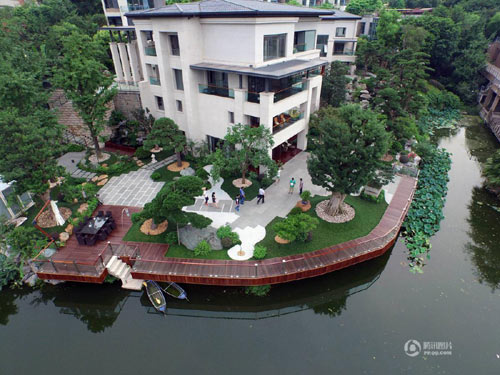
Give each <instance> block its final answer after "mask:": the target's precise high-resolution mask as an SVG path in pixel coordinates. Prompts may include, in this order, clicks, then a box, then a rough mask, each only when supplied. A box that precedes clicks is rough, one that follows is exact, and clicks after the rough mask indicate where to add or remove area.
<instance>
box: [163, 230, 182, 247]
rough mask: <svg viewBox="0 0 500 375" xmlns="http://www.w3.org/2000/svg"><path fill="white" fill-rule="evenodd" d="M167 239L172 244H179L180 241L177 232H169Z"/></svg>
mask: <svg viewBox="0 0 500 375" xmlns="http://www.w3.org/2000/svg"><path fill="white" fill-rule="evenodd" d="M165 241H166V242H167V243H168V244H170V245H174V244H177V243H178V242H179V240H178V238H177V232H169V233H167V234H166V236H165Z"/></svg>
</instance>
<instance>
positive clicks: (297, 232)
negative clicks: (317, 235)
mask: <svg viewBox="0 0 500 375" xmlns="http://www.w3.org/2000/svg"><path fill="white" fill-rule="evenodd" d="M318 224H319V220H318V219H316V218H314V217H312V216H309V215H307V214H298V215H289V216H288V217H287V218H286V219H284V220H282V221H279V222H277V223H276V224H274V225H273V230H274V231H275V232H276V234H277V235H278V236H279V237H281V238H283V239H284V240H288V241H290V242H293V241H301V242H305V241H306V240H307V238H308V236H309V233H310V232H311V231H313V230H314V229H315V228H316V227H317V226H318Z"/></svg>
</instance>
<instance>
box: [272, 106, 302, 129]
mask: <svg viewBox="0 0 500 375" xmlns="http://www.w3.org/2000/svg"><path fill="white" fill-rule="evenodd" d="M303 118H304V113H303V112H300V111H299V110H297V109H292V110H291V111H289V112H288V113H282V114H280V115H278V116H274V117H273V134H276V133H278V132H280V131H281V130H283V129H285V128H287V127H289V126H290V125H293V124H295V123H296V122H297V121H299V120H301V119H303Z"/></svg>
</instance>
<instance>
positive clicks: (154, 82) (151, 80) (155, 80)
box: [149, 77, 161, 86]
mask: <svg viewBox="0 0 500 375" xmlns="http://www.w3.org/2000/svg"><path fill="white" fill-rule="evenodd" d="M149 83H150V84H152V85H156V86H160V85H161V83H160V79H159V78H156V77H149Z"/></svg>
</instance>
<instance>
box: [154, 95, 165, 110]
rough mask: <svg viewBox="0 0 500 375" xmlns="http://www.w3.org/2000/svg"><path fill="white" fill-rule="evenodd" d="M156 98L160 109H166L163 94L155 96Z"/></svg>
mask: <svg viewBox="0 0 500 375" xmlns="http://www.w3.org/2000/svg"><path fill="white" fill-rule="evenodd" d="M155 98H156V106H157V107H158V109H159V110H160V111H164V110H165V106H164V105H163V98H162V97H161V96H155Z"/></svg>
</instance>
